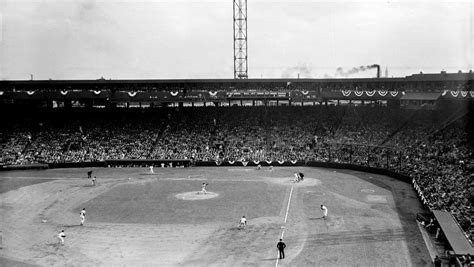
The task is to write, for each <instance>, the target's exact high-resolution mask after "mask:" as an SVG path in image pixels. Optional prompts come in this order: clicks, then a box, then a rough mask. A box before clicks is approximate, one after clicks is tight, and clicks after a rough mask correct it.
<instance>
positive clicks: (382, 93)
mask: <svg viewBox="0 0 474 267" xmlns="http://www.w3.org/2000/svg"><path fill="white" fill-rule="evenodd" d="M387 94H388V92H387V91H385V90H382V91H379V95H380V96H386V95H387Z"/></svg>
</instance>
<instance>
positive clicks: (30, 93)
mask: <svg viewBox="0 0 474 267" xmlns="http://www.w3.org/2000/svg"><path fill="white" fill-rule="evenodd" d="M26 93H27V94H28V95H33V94H34V93H35V91H26Z"/></svg>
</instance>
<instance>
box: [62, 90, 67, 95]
mask: <svg viewBox="0 0 474 267" xmlns="http://www.w3.org/2000/svg"><path fill="white" fill-rule="evenodd" d="M60 92H61V94H62V95H67V93H68V91H67V90H61V91H60Z"/></svg>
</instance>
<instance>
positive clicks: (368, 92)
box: [365, 90, 375, 96]
mask: <svg viewBox="0 0 474 267" xmlns="http://www.w3.org/2000/svg"><path fill="white" fill-rule="evenodd" d="M365 94H366V95H367V96H374V95H375V90H373V91H372V92H370V91H366V92H365Z"/></svg>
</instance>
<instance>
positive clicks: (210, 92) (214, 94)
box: [209, 91, 217, 97]
mask: <svg viewBox="0 0 474 267" xmlns="http://www.w3.org/2000/svg"><path fill="white" fill-rule="evenodd" d="M209 95H210V96H213V97H215V96H216V95H217V91H216V92H212V91H209Z"/></svg>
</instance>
